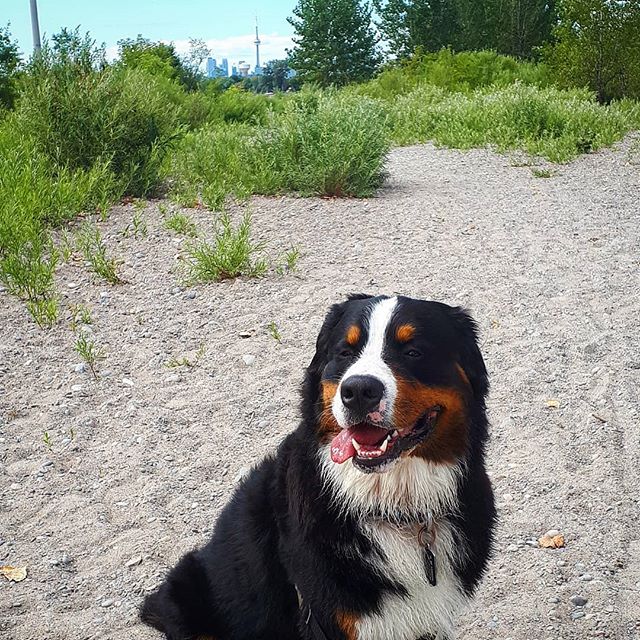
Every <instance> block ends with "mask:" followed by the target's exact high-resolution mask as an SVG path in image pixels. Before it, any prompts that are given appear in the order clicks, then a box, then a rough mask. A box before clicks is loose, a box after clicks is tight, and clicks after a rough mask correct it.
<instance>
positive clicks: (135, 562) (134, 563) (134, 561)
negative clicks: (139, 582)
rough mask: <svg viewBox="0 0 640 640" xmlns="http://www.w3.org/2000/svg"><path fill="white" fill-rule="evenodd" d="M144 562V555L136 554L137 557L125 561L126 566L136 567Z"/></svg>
mask: <svg viewBox="0 0 640 640" xmlns="http://www.w3.org/2000/svg"><path fill="white" fill-rule="evenodd" d="M141 562H142V556H136V557H135V558H131V560H127V562H126V563H125V567H135V566H137V565H139V564H140V563H141Z"/></svg>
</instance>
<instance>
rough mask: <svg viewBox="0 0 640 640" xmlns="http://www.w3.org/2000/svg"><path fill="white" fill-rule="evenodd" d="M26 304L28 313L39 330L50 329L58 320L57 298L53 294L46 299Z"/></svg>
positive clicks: (30, 301) (28, 301) (29, 301)
mask: <svg viewBox="0 0 640 640" xmlns="http://www.w3.org/2000/svg"><path fill="white" fill-rule="evenodd" d="M26 304H27V309H28V311H29V313H30V314H31V316H32V318H33V319H34V320H35V321H36V324H37V325H38V326H39V327H40V328H41V329H45V328H47V327H51V326H52V325H54V324H55V322H56V320H57V319H58V309H59V304H58V297H57V296H56V295H55V294H54V293H52V294H51V295H50V297H47V298H40V299H37V300H27V303H26Z"/></svg>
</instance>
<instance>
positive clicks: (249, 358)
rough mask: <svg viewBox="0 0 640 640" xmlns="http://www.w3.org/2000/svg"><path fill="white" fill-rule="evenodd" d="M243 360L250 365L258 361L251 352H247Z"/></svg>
mask: <svg viewBox="0 0 640 640" xmlns="http://www.w3.org/2000/svg"><path fill="white" fill-rule="evenodd" d="M242 361H243V362H244V363H245V364H246V365H247V366H249V367H250V366H251V365H252V364H253V363H254V362H255V361H256V357H255V356H254V355H252V354H250V353H245V354H244V355H243V356H242Z"/></svg>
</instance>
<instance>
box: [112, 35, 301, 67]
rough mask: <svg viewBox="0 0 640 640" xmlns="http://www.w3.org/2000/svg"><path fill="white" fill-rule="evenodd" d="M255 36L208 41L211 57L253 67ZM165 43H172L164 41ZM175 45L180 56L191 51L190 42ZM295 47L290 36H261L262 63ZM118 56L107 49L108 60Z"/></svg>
mask: <svg viewBox="0 0 640 640" xmlns="http://www.w3.org/2000/svg"><path fill="white" fill-rule="evenodd" d="M254 40H255V34H253V33H249V34H247V35H241V36H229V37H228V38H221V39H217V40H215V39H214V40H206V43H207V46H208V47H209V49H211V57H212V58H215V59H216V60H217V61H218V64H220V61H221V60H222V58H228V60H229V65H231V64H236V63H237V62H238V61H239V60H246V61H247V62H249V63H250V64H251V65H252V66H253V64H254V63H255V59H256V46H255V44H254V43H253V41H254ZM163 42H171V41H170V40H163ZM173 45H174V46H175V48H176V51H177V52H178V53H179V54H184V53H186V52H187V51H188V50H189V41H188V40H173ZM292 47H293V42H292V40H291V36H290V35H286V36H283V35H279V34H277V33H265V34H261V35H260V62H261V63H262V64H264V63H265V62H268V61H269V60H275V59H278V58H284V57H286V55H287V53H286V49H290V48H292ZM117 55H118V47H117V46H112V47H107V58H108V59H109V60H113V59H115V58H116V57H117Z"/></svg>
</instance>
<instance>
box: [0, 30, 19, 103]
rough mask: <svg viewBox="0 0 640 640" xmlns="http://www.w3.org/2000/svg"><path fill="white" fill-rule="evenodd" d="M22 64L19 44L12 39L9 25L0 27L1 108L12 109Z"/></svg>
mask: <svg viewBox="0 0 640 640" xmlns="http://www.w3.org/2000/svg"><path fill="white" fill-rule="evenodd" d="M19 65H20V55H19V54H18V45H17V43H15V42H14V41H13V40H11V33H10V32H9V25H7V26H6V27H0V108H2V107H5V108H7V109H11V108H12V107H13V103H14V101H15V98H16V94H17V90H16V72H17V70H18V67H19Z"/></svg>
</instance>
